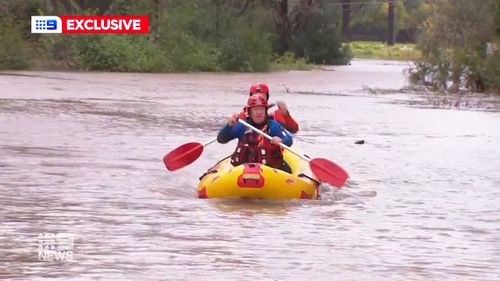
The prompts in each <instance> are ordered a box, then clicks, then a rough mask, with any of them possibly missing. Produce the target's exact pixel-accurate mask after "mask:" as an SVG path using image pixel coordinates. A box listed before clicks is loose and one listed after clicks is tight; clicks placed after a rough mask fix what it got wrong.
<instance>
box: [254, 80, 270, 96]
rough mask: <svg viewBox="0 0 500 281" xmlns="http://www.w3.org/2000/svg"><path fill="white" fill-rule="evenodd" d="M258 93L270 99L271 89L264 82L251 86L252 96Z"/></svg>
mask: <svg viewBox="0 0 500 281" xmlns="http://www.w3.org/2000/svg"><path fill="white" fill-rule="evenodd" d="M257 93H261V94H266V98H267V99H269V87H267V85H266V84H264V83H262V82H258V83H256V84H253V85H252V86H250V95H253V94H257Z"/></svg>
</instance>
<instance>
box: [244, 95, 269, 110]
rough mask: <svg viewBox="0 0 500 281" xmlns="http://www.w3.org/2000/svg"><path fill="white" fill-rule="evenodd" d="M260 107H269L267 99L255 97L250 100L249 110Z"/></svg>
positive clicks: (262, 96)
mask: <svg viewBox="0 0 500 281" xmlns="http://www.w3.org/2000/svg"><path fill="white" fill-rule="evenodd" d="M259 106H262V107H268V104H267V99H266V98H265V97H264V95H254V96H250V98H248V102H247V109H250V108H252V107H259Z"/></svg>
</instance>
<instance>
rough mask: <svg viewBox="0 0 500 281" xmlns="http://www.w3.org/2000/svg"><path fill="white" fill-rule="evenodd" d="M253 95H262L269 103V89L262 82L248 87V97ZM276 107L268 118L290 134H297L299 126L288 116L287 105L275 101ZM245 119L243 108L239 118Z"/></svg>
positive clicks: (246, 113) (245, 114) (244, 109)
mask: <svg viewBox="0 0 500 281" xmlns="http://www.w3.org/2000/svg"><path fill="white" fill-rule="evenodd" d="M253 95H264V96H265V97H266V100H267V101H269V87H268V86H267V85H266V84H264V83H262V82H259V83H256V84H253V85H252V86H250V96H253ZM276 105H277V106H278V110H276V111H274V112H272V113H271V114H270V115H269V117H270V118H271V119H274V120H275V121H277V122H278V123H280V124H281V125H282V126H283V128H285V129H286V130H287V131H289V132H290V133H294V134H295V133H297V132H298V131H299V124H297V122H296V121H295V120H294V119H293V118H292V116H291V115H290V112H289V111H288V107H287V105H286V104H285V103H284V102H282V101H277V102H276ZM246 117H248V112H247V108H246V107H245V108H243V111H242V112H240V115H239V118H242V119H244V118H246Z"/></svg>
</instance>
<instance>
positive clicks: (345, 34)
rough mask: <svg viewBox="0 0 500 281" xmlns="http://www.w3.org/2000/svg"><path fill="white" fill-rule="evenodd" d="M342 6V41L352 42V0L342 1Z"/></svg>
mask: <svg viewBox="0 0 500 281" xmlns="http://www.w3.org/2000/svg"><path fill="white" fill-rule="evenodd" d="M340 3H341V4H342V40H343V41H347V42H348V41H351V27H350V25H351V0H340Z"/></svg>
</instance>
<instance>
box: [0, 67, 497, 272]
mask: <svg viewBox="0 0 500 281" xmlns="http://www.w3.org/2000/svg"><path fill="white" fill-rule="evenodd" d="M407 66H408V65H407V63H400V62H381V61H354V62H353V63H352V65H350V66H339V67H327V68H325V69H322V70H314V71H305V72H303V71H291V72H279V73H270V74H269V73H259V74H226V73H220V74H207V73H197V74H126V73H61V72H4V73H2V74H1V75H0V279H15V280H42V279H43V280H46V279H47V278H48V279H56V280H363V279H364V280H500V172H499V171H500V145H499V142H500V126H499V125H500V114H499V111H498V106H497V105H498V98H494V97H489V96H484V97H473V98H470V99H466V100H461V101H458V102H453V103H452V102H451V101H449V100H448V101H447V99H448V98H447V97H445V98H442V97H441V96H439V97H437V96H432V94H429V93H425V92H419V91H411V90H408V88H407V86H408V85H407V82H406V78H405V75H404V73H403V70H404V69H405V68H406V67H407ZM256 81H264V82H267V83H268V84H269V86H270V89H271V100H284V101H286V102H287V104H288V105H289V107H290V111H291V113H292V115H293V116H294V117H295V119H296V120H297V121H298V122H299V123H300V126H301V131H300V132H299V134H297V135H296V137H295V139H294V141H295V144H296V145H298V146H300V148H301V150H302V151H304V152H305V153H307V154H308V155H310V156H311V157H324V158H328V159H330V160H332V161H334V162H336V163H338V164H339V165H341V166H342V167H343V168H344V169H345V170H347V171H348V172H349V173H350V179H349V181H348V184H347V187H346V189H345V191H344V190H336V189H332V188H330V187H325V188H324V190H323V196H322V197H323V198H322V200H321V201H307V200H305V201H291V202H266V201H235V200H203V199H197V198H195V192H194V191H195V188H196V185H197V181H198V177H199V176H200V175H201V174H202V173H203V172H204V171H205V170H206V169H207V168H209V167H210V166H211V165H212V164H214V163H215V162H216V161H217V160H219V159H221V158H222V157H224V156H226V155H228V154H230V153H231V151H232V150H233V149H234V147H235V145H236V144H235V143H234V142H231V143H229V144H226V145H221V144H217V143H214V144H211V145H210V146H208V147H206V149H205V150H204V152H203V155H202V156H201V157H200V158H199V159H198V160H197V161H196V162H194V163H193V164H191V165H190V166H188V167H186V168H184V169H182V170H179V171H176V172H167V171H166V169H165V168H164V166H163V162H162V157H163V155H164V154H166V153H167V152H169V151H170V150H172V149H174V148H175V147H177V146H179V145H181V144H183V143H187V142H192V141H196V142H205V141H208V140H210V139H212V138H213V137H215V136H216V134H217V131H218V129H219V128H220V127H221V126H222V125H223V124H224V123H225V121H226V118H227V116H229V115H230V114H231V113H233V112H236V111H239V110H240V109H241V108H242V106H243V104H244V103H245V101H246V98H247V90H248V88H249V86H250V84H251V83H253V82H256ZM358 140H364V141H365V143H364V144H355V142H356V141H358ZM41 233H53V234H55V233H66V234H72V235H73V248H72V253H73V256H72V260H70V259H65V260H62V261H61V260H60V261H44V260H43V256H40V252H39V248H38V247H39V241H40V238H39V237H38V236H39V235H40V234H41Z"/></svg>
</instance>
